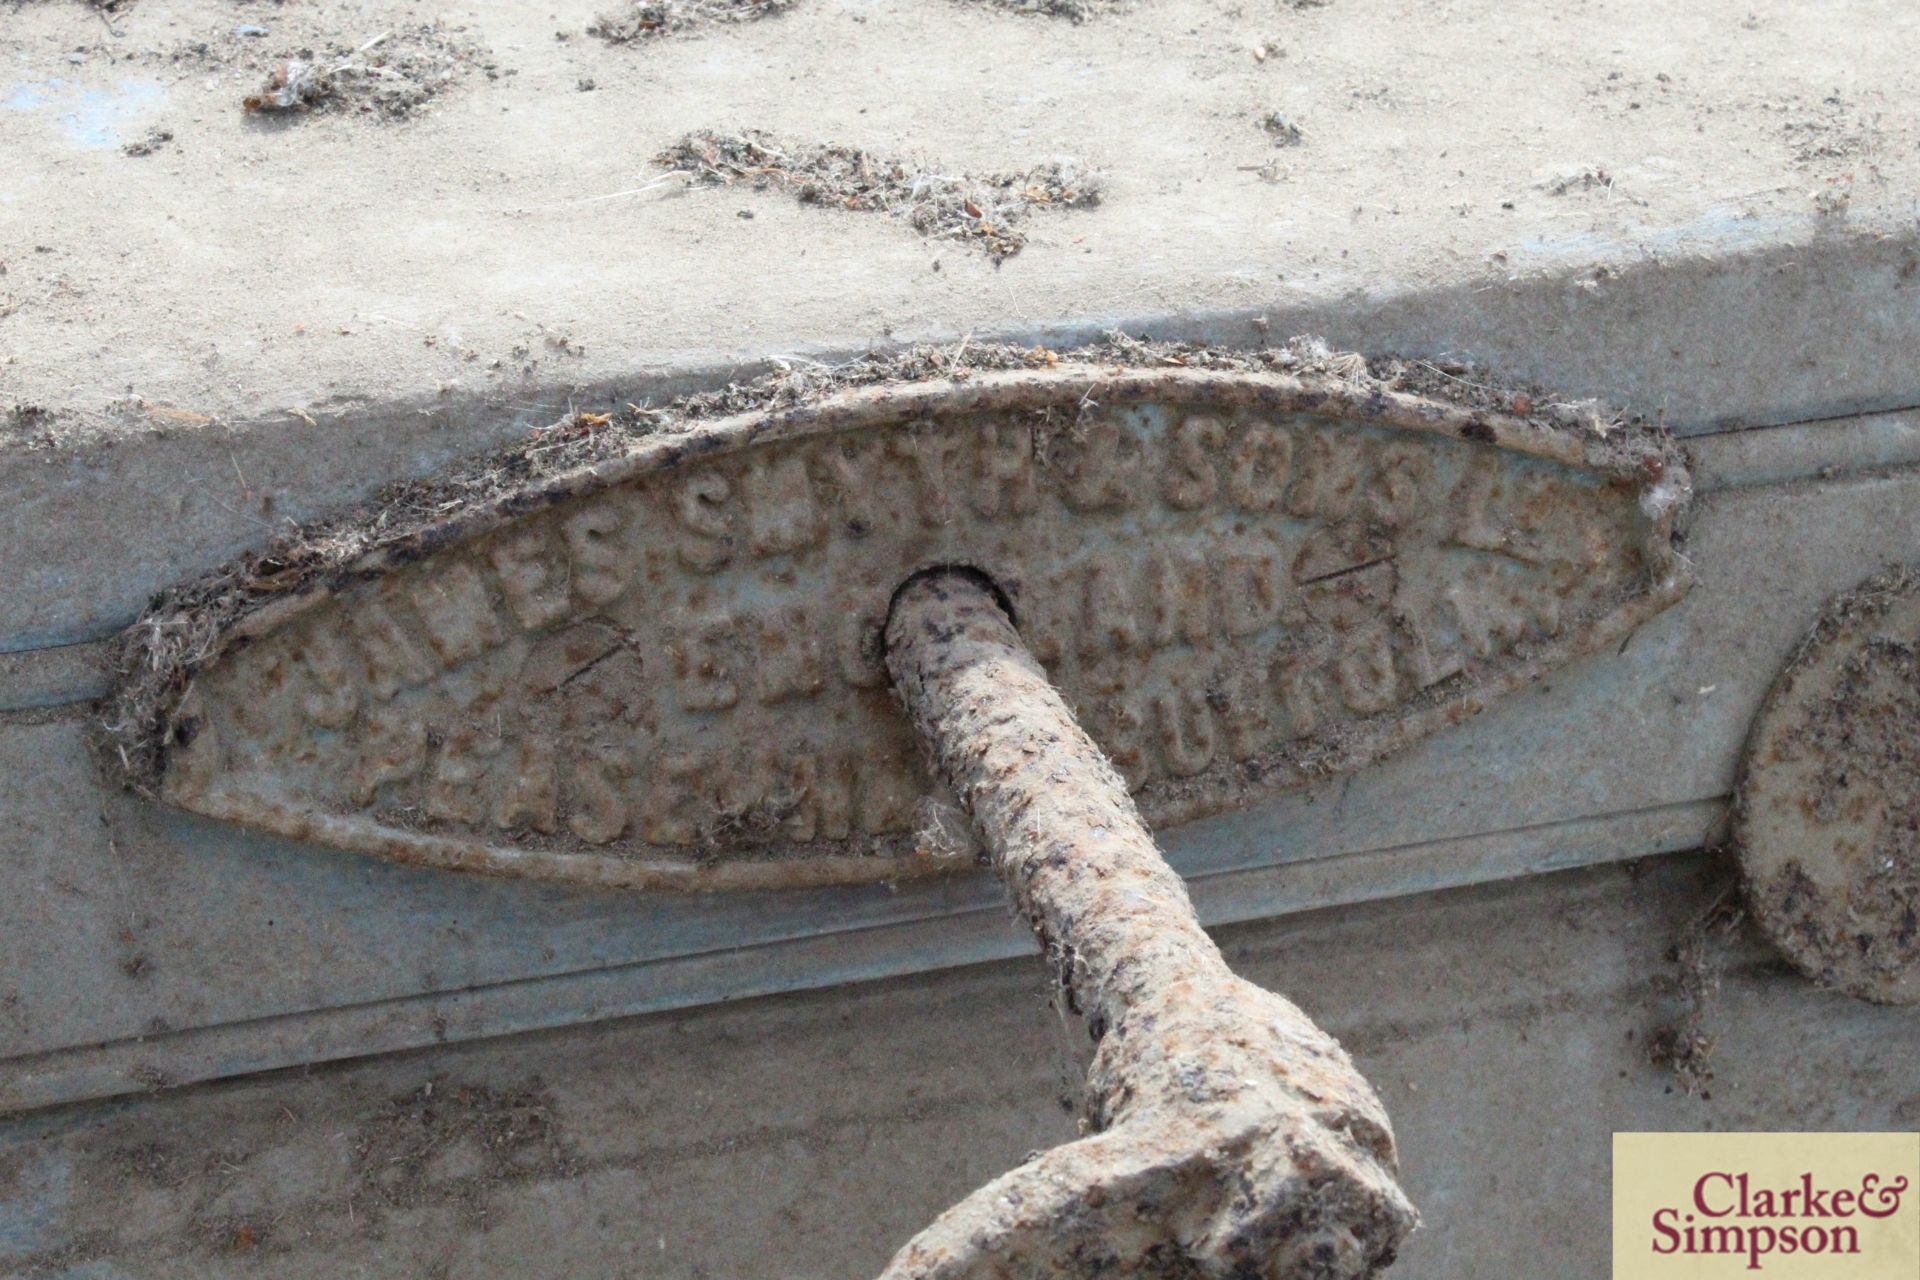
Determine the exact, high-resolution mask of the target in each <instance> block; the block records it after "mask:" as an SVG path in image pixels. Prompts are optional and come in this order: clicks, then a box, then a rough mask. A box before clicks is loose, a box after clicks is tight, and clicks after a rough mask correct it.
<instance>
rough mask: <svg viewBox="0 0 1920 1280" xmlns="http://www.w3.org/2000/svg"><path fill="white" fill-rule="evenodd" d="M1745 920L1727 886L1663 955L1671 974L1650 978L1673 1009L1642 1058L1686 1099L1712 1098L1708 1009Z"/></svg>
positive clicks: (1713, 1039)
mask: <svg viewBox="0 0 1920 1280" xmlns="http://www.w3.org/2000/svg"><path fill="white" fill-rule="evenodd" d="M1746 919H1747V916H1746V912H1745V911H1744V910H1742V909H1741V907H1740V893H1739V888H1738V886H1737V885H1735V884H1732V883H1729V884H1728V885H1727V887H1726V888H1725V889H1724V890H1722V891H1721V893H1720V894H1719V895H1718V896H1717V897H1715V898H1714V900H1713V901H1712V902H1711V903H1709V904H1708V905H1707V907H1706V909H1705V910H1703V911H1701V912H1700V914H1698V915H1696V916H1695V917H1693V919H1691V920H1689V921H1688V922H1687V924H1686V927H1685V928H1683V929H1682V930H1681V932H1680V937H1679V940H1678V941H1676V942H1675V943H1674V945H1673V947H1672V948H1671V949H1670V950H1669V951H1668V952H1667V961H1668V963H1670V964H1671V965H1673V973H1672V974H1671V975H1670V976H1663V977H1660V978H1658V979H1656V980H1655V986H1656V988H1657V989H1658V990H1659V991H1660V992H1661V993H1662V994H1664V995H1666V996H1667V997H1669V999H1670V1000H1671V1002H1672V1004H1673V1006H1675V1008H1674V1016H1673V1017H1672V1018H1671V1019H1670V1020H1669V1021H1666V1022H1664V1023H1662V1024H1661V1025H1660V1026H1658V1027H1656V1028H1655V1029H1654V1030H1653V1032H1652V1034H1650V1035H1649V1036H1648V1037H1647V1057H1648V1058H1649V1059H1650V1060H1651V1061H1652V1062H1653V1064H1654V1066H1656V1067H1659V1068H1661V1069H1663V1070H1666V1071H1671V1072H1672V1073H1673V1076H1674V1079H1675V1080H1676V1081H1677V1082H1678V1083H1679V1085H1680V1087H1681V1088H1682V1089H1683V1090H1685V1091H1686V1093H1687V1095H1688V1096H1689V1097H1705V1098H1711V1097H1712V1095H1711V1094H1709V1093H1708V1092H1707V1086H1708V1085H1710V1084H1712V1083H1713V1054H1714V1050H1715V1048H1716V1047H1717V1046H1718V1043H1719V1037H1718V1036H1717V1035H1715V1034H1714V1031H1713V1006H1714V1001H1715V998H1716V997H1717V996H1718V995H1719V993H1720V984H1721V981H1722V980H1723V979H1724V978H1725V976H1726V972H1727V963H1728V961H1729V960H1730V959H1731V957H1732V955H1733V952H1734V950H1735V947H1736V945H1737V944H1738V941H1739V937H1740V933H1741V926H1742V925H1744V924H1745V923H1746Z"/></svg>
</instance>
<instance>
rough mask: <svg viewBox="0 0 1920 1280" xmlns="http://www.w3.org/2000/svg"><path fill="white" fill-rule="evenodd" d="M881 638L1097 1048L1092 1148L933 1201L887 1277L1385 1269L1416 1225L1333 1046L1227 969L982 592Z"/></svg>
mask: <svg viewBox="0 0 1920 1280" xmlns="http://www.w3.org/2000/svg"><path fill="white" fill-rule="evenodd" d="M886 639H887V665H888V669H889V670H890V671H891V673H892V675H893V680H894V685H895V687H896V689H897V690H898V691H899V693H900V696H901V698H902V700H903V701H904V702H905V704H906V707H907V711H908V713H909V714H910V715H911V716H912V718H913V722H914V724H915V726H916V727H917V728H918V729H919V732H920V735H921V739H922V742H923V743H924V745H925V746H926V748H927V750H928V753H929V755H930V757H931V760H932V763H933V767H934V769H935V771H936V772H937V773H938V775H939V776H940V778H941V779H943V780H944V781H945V782H946V783H947V785H948V786H950V787H951V788H952V789H953V791H954V793H955V795H957V796H958V797H959V798H960V800H961V802H962V803H963V804H964V805H965V806H966V808H967V810H968V812H969V813H970V814H971V815H972V819H973V822H974V824H975V827H976V829H977V831H978V833H979V836H980V838H981V841H982V843H983V844H984V845H985V847H986V849H987V850H988V851H989V853H990V855H991V857H992V860H993V864H994V866H995V868H996V869H997V870H998V871H999V873H1000V875H1001V877H1002V878H1003V879H1004V880H1005V881H1006V882H1007V885H1008V887H1009V889H1010V890H1011V891H1012V893H1013V896H1014V900H1015V902H1016V904H1017V905H1018V907H1019V909H1020V912H1021V914H1022V915H1023V916H1024V917H1025V919H1026V920H1027V922H1028V923H1029V924H1030V925H1031V926H1032V927H1033V930H1034V932H1035V933H1036V934H1037V935H1038V937H1039V939H1040V943H1041V946H1042V948H1043V949H1044V952H1045V955H1046V957H1047V960H1048V962H1049V963H1050V965H1051V966H1052V967H1053V970H1054V973H1055V976H1056V979H1057V981H1058V982H1059V985H1060V988H1061V991H1062V993H1063V996H1064V998H1065V1000H1066V1002H1067V1005H1068V1007H1069V1009H1071V1010H1072V1011H1074V1012H1076V1013H1079V1014H1081V1015H1082V1016H1084V1017H1085V1018H1086V1020H1087V1025H1088V1028H1089V1031H1090V1033H1091V1034H1092V1036H1093V1038H1094V1039H1095V1041H1096V1042H1097V1044H1098V1048H1097V1049H1096V1051H1095V1054H1094V1059H1093V1064H1092V1066H1091V1068H1090V1070H1089V1072H1088V1080H1087V1088H1088V1116H1087V1120H1088V1127H1089V1128H1090V1129H1091V1130H1092V1133H1091V1135H1090V1136H1088V1137H1085V1138H1082V1139H1080V1140H1078V1141H1076V1142H1071V1143H1068V1144H1066V1145H1064V1146H1061V1147H1057V1148H1055V1149H1054V1150H1052V1151H1049V1152H1046V1153H1043V1154H1041V1155H1040V1156H1038V1157H1036V1158H1034V1159H1033V1160H1030V1161H1029V1162H1028V1163H1026V1164H1024V1165H1022V1166H1021V1167H1020V1168H1018V1169H1015V1170H1013V1171H1012V1172H1010V1173H1008V1174H1005V1175H1003V1176H1002V1177H1000V1178H998V1179H996V1180H995V1181H993V1182H991V1183H989V1184H988V1185H987V1186H985V1187H982V1188H981V1189H980V1190H978V1191H976V1192H975V1193H974V1194H973V1195H971V1196H969V1197H968V1198H966V1199H965V1200H963V1201H961V1202H960V1203H959V1204H957V1205H955V1206H954V1207H953V1208H951V1209H949V1210H948V1211H947V1212H946V1213H945V1214H943V1215H942V1216H941V1217H940V1218H939V1219H938V1220H936V1221H935V1222H934V1223H933V1225H931V1226H930V1227H928V1228H927V1229H926V1230H925V1231H923V1232H921V1233H920V1235H918V1236H916V1237H915V1238H914V1239H913V1240H912V1241H910V1242H909V1243H908V1244H907V1245H906V1246H905V1247H904V1248H902V1249H901V1250H900V1252H899V1253H898V1254H897V1255H895V1257H894V1259H893V1261H892V1262H891V1263H890V1264H889V1265H888V1267H887V1270H886V1271H885V1273H884V1274H883V1277H882V1280H934V1278H936V1277H937V1278H939V1280H958V1278H960V1277H987V1276H995V1277H1027V1276H1032V1277H1041V1276H1048V1277H1055V1276H1080V1275H1101V1276H1109V1275H1114V1276H1149V1275H1152V1276H1160V1275H1199V1276H1205V1277H1219V1278H1221V1280H1225V1278H1227V1277H1232V1278H1233V1280H1249V1278H1251V1277H1273V1278H1275V1280H1278V1278H1279V1277H1287V1278H1288V1280H1299V1278H1303V1277H1343V1278H1344V1277H1359V1276H1368V1275H1372V1274H1374V1273H1375V1272H1376V1271H1378V1270H1379V1269H1380V1268H1382V1267H1384V1266H1386V1265H1387V1264H1388V1263H1389V1262H1391V1261H1392V1259H1393V1256H1394V1253H1395V1251H1396V1249H1397V1248H1398V1246H1399V1244H1400V1242H1401V1240H1402V1239H1403V1238H1404V1237H1405V1236H1406V1234H1407V1233H1408V1232H1409V1231H1411V1230H1412V1229H1413V1226H1414V1223H1415V1222H1416V1220H1417V1215H1416V1214H1415V1213H1414V1210H1413V1208H1412V1206H1411V1205H1410V1204H1409V1203H1408V1201H1407V1199H1406V1197H1405V1196H1404V1194H1403V1193H1402V1192H1401V1190H1400V1188H1399V1186H1398V1184H1397V1183H1396V1182H1395V1180H1394V1171H1395V1152H1394V1146H1393V1134H1392V1130H1391V1128H1390V1127H1389V1125H1388V1121H1387V1117H1386V1113H1385V1111H1384V1109H1383V1108H1382V1107H1381V1105H1380V1102H1379V1100H1378V1099H1377V1098H1376V1097H1375V1096H1374V1093H1373V1091H1372V1089H1371V1088H1370V1087H1369V1086H1368V1084H1367V1082H1366V1081H1365V1079H1363V1078H1362V1077H1361V1075H1360V1074H1359V1072H1358V1071H1357V1070H1356V1069H1355V1068H1354V1067H1353V1064H1352V1063H1351V1061H1349V1059H1348V1058H1347V1056H1346V1054H1345V1052H1344V1051H1343V1050H1341V1048H1340V1046H1339V1045H1338V1044H1337V1043H1335V1041H1334V1040H1333V1038H1332V1037H1330V1036H1328V1035H1327V1034H1326V1033H1325V1032H1323V1031H1321V1030H1320V1029H1319V1028H1318V1027H1317V1026H1315V1025H1314V1024H1313V1022H1312V1021H1311V1020H1310V1019H1309V1018H1308V1017H1307V1016H1306V1015H1305V1014H1304V1013H1302V1012H1301V1011H1300V1010H1299V1009H1298V1008H1296V1007H1295V1006H1294V1005H1292V1004H1291V1003H1289V1002H1288V1001H1286V1000H1284V999H1282V998H1281V997H1279V996H1277V995H1275V994H1273V993H1272V992H1270V991H1266V990H1264V989H1262V988H1260V987H1257V986H1254V985H1253V984H1251V983H1248V982H1246V981H1244V980H1242V979H1240V978H1238V977H1236V976H1235V975H1234V974H1233V972H1232V971H1231V970H1230V969H1229V968H1228V967H1227V963H1226V960H1225V959H1224V957H1222V956H1221V954H1220V951H1219V948H1218V947H1216V946H1215V945H1214V943H1213V941H1212V939H1211V938H1209V937H1208V936H1207V934H1206V932H1205V931H1204V930H1203V929H1202V928H1201V927H1200V922H1199V919H1198V917H1197V916H1196V915H1195V914H1194V911H1193V907H1192V904H1191V903H1190V902H1189V900H1188V898H1187V892H1186V887H1185V885H1184V884H1183V883H1182V882H1181V880H1180V877H1179V875H1178V874H1176V873H1175V872H1174V870H1173V869H1172V868H1171V867H1169V866H1168V865H1167V863H1166V861H1165V860H1164V859H1163V858H1162V857H1161V856H1160V852H1159V850H1158V848H1156V847H1155V845H1154V841H1153V837H1152V835H1151V833H1149V832H1148V831H1147V829H1146V827H1145V825H1144V824H1143V823H1142V822H1141V820H1140V817H1139V814H1138V813H1137V812H1136V810H1135V808H1134V805H1133V801H1132V799H1131V797H1130V796H1129V795H1128V793H1127V789H1126V786H1125V784H1124V783H1123V782H1122V781H1121V780H1120V777H1119V775H1118V774H1117V773H1115V771H1114V769H1113V767H1112V765H1111V764H1110V763H1109V762H1108V761H1107V759H1106V757H1105V755H1104V754H1103V753H1102V752H1101V751H1100V748H1099V747H1098V746H1097V745H1096V744H1095V743H1094V742H1093V740H1092V739H1091V738H1089V737H1088V736H1087V734H1086V732H1085V731H1084V730H1082V729H1081V728H1080V726H1079V724H1078V723H1077V722H1076V721H1075V720H1074V717H1073V714H1072V712H1071V711H1070V710H1069V708H1068V707H1067V705H1066V703H1065V701H1064V700H1063V699H1062V698H1061V696H1060V694H1059V693H1058V692H1057V691H1056V690H1055V689H1054V688H1053V686H1052V684H1051V682H1050V681H1049V680H1048V679H1047V676H1046V673H1045V672H1044V671H1043V670H1042V669H1041V667H1040V665H1039V663H1038V662H1036V661H1035V660H1034V658H1033V656H1032V655H1031V654H1029V653H1028V652H1027V650H1026V647H1025V646H1024V645H1023V644H1022V643H1021V641H1020V637H1019V634H1018V633H1017V631H1016V630H1015V628H1014V625H1013V622H1012V620H1011V619H1010V618H1009V617H1008V616H1007V614H1006V612H1005V611H1004V610H1003V609H1002V607H1001V605H1000V603H999V601H998V599H997V597H996V594H995V593H994V591H993V589H992V587H991V584H990V583H988V582H987V581H986V580H985V579H984V578H983V577H981V576H980V575H978V574H975V573H973V572H972V571H970V570H964V569H953V570H939V571H935V572H931V573H928V574H925V575H922V576H920V577H917V578H915V579H914V580H912V581H911V582H909V583H908V584H907V585H906V586H904V587H903V588H902V589H901V591H900V593H899V594H898V596H897V597H896V599H895V601H894V606H893V611H892V614H891V616H890V618H889V619H888V624H887V633H886ZM1182 1267H1184V1268H1186V1269H1185V1270H1180V1269H1179V1268H1182Z"/></svg>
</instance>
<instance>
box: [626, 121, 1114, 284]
mask: <svg viewBox="0 0 1920 1280" xmlns="http://www.w3.org/2000/svg"><path fill="white" fill-rule="evenodd" d="M654 162H655V163H656V164H658V165H660V166H661V167H662V168H664V169H667V170H669V171H672V172H675V173H684V174H686V175H687V178H688V181H689V183H690V184H692V185H694V186H732V185H734V184H735V183H741V182H744V183H747V184H749V185H750V186H752V187H753V188H754V189H755V190H768V189H779V190H783V191H789V192H792V194H793V196H794V198H795V199H797V200H799V201H800V202H801V203H802V204H813V205H819V206H821V207H822V208H829V209H851V210H856V211H860V212H867V213H886V214H890V215H892V216H893V217H896V218H900V219H903V220H904V221H905V222H906V223H907V224H908V225H909V226H911V227H912V228H913V229H914V230H916V231H918V232H919V233H920V234H921V235H923V236H928V237H930V238H933V239H938V240H958V241H960V242H962V243H964V244H968V245H972V246H973V247H975V248H979V249H983V250H985V251H986V252H987V253H988V254H989V255H991V256H992V257H993V258H994V259H995V260H996V261H999V260H1003V259H1006V258H1010V257H1012V256H1013V255H1014V254H1016V253H1019V252H1020V250H1021V249H1022V248H1023V247H1024V246H1025V245H1026V243H1027V237H1026V233H1025V232H1024V231H1023V230H1022V229H1021V226H1020V224H1021V223H1024V222H1025V221H1026V220H1027V218H1028V217H1029V216H1030V215H1031V214H1032V213H1033V212H1034V210H1036V209H1084V208H1091V207H1092V206H1094V205H1097V204H1099V203H1100V197H1101V192H1102V190H1103V187H1104V184H1103V182H1102V179H1101V177H1100V175H1099V174H1097V173H1095V172H1094V171H1093V170H1091V169H1089V168H1087V167H1086V166H1084V165H1081V164H1079V163H1078V162H1076V161H1072V160H1051V161H1047V162H1046V163H1043V164H1038V165H1035V166H1033V167H1032V168H1029V169H1025V170H1021V171H1018V172H1014V171H1006V172H997V173H987V174H947V173H942V172H940V171H939V170H938V169H936V168H934V167H931V166H928V165H925V164H921V163H917V162H914V161H909V160H901V159H889V158H886V157H883V156H878V155H875V154H874V153H873V152H870V151H865V150H862V149H860V148H858V147H851V146H847V145H845V144H843V143H835V142H828V143H793V142H786V141H782V140H780V139H777V138H775V137H773V136H771V135H769V134H766V133H762V132H759V131H758V130H747V131H745V132H741V133H715V132H712V131H707V130H703V131H701V132H698V133H691V134H688V135H687V136H686V137H684V138H682V139H681V140H680V141H678V142H676V143H674V144H673V145H672V146H670V147H668V148H667V149H666V150H664V151H662V152H661V153H660V154H659V155H658V156H656V157H655V161H654Z"/></svg>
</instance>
